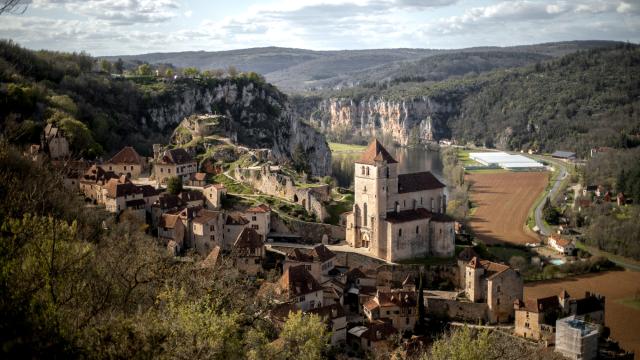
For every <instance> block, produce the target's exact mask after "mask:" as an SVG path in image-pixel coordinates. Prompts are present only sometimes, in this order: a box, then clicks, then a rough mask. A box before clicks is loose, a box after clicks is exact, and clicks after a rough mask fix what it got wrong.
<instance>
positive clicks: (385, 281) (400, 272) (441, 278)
mask: <svg viewBox="0 0 640 360" xmlns="http://www.w3.org/2000/svg"><path fill="white" fill-rule="evenodd" d="M421 270H422V272H423V274H424V275H425V280H426V284H425V287H424V288H425V289H433V288H437V287H438V285H440V284H442V283H444V282H447V283H451V284H452V285H453V286H454V287H455V286H456V285H457V283H458V279H459V274H458V271H459V270H458V267H457V265H456V264H455V262H453V261H452V263H451V264H450V265H449V264H444V265H427V266H425V265H402V264H396V265H390V264H384V265H382V266H380V267H378V284H379V285H395V286H399V285H400V284H402V282H403V281H404V279H406V278H407V275H411V276H413V277H414V279H416V280H417V279H418V276H419V274H420V271H421ZM417 285H418V284H417V283H416V286H417Z"/></svg>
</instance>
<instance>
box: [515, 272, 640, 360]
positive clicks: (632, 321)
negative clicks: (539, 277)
mask: <svg viewBox="0 0 640 360" xmlns="http://www.w3.org/2000/svg"><path fill="white" fill-rule="evenodd" d="M563 289H565V290H567V292H569V295H571V296H573V297H576V298H578V297H583V296H584V294H585V292H586V291H591V292H595V293H598V294H601V295H604V296H605V297H606V302H605V315H604V317H605V325H607V326H608V327H610V328H611V337H612V338H613V339H615V340H616V341H618V342H619V343H620V345H621V346H622V347H623V348H624V349H625V350H628V351H629V350H630V351H634V352H635V353H636V358H637V356H638V354H640V306H639V305H638V304H640V302H639V301H638V300H637V299H639V298H640V272H637V271H630V270H626V271H609V272H604V273H597V274H589V275H581V276H576V277H571V278H564V279H562V280H548V281H538V282H531V283H527V284H525V288H524V296H525V298H534V297H545V296H551V295H556V294H559V293H560V291H562V290H563Z"/></svg>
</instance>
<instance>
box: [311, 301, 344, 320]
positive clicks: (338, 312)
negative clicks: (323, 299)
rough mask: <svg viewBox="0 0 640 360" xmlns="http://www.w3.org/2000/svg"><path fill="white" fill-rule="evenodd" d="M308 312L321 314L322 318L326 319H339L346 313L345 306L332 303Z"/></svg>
mask: <svg viewBox="0 0 640 360" xmlns="http://www.w3.org/2000/svg"><path fill="white" fill-rule="evenodd" d="M307 313H309V314H316V315H319V316H320V317H321V318H323V319H325V321H327V320H333V319H337V318H339V317H343V316H345V315H346V314H345V312H344V308H343V307H342V306H341V305H340V304H331V305H326V306H323V307H319V308H315V309H311V310H309V311H307Z"/></svg>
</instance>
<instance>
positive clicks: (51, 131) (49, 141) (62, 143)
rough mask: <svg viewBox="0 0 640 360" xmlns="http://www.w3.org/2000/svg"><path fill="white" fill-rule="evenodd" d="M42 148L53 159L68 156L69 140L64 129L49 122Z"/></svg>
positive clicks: (43, 135) (43, 136) (43, 137)
mask: <svg viewBox="0 0 640 360" xmlns="http://www.w3.org/2000/svg"><path fill="white" fill-rule="evenodd" d="M41 149H42V150H44V151H45V152H46V153H47V154H49V157H50V158H51V159H53V160H57V159H62V158H66V157H68V156H69V155H70V154H71V152H70V151H69V141H68V140H67V138H66V137H65V136H64V132H63V131H62V129H60V128H58V127H57V126H55V125H53V124H47V126H45V128H44V133H43V134H42V139H41Z"/></svg>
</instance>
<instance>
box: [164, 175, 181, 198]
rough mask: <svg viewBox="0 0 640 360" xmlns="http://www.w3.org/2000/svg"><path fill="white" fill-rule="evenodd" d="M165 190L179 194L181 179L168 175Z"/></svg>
mask: <svg viewBox="0 0 640 360" xmlns="http://www.w3.org/2000/svg"><path fill="white" fill-rule="evenodd" d="M167 191H168V192H169V193H170V194H174V195H178V194H180V193H181V192H182V179H181V178H180V177H178V176H173V177H170V178H169V179H168V180H167Z"/></svg>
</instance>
